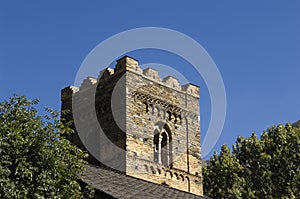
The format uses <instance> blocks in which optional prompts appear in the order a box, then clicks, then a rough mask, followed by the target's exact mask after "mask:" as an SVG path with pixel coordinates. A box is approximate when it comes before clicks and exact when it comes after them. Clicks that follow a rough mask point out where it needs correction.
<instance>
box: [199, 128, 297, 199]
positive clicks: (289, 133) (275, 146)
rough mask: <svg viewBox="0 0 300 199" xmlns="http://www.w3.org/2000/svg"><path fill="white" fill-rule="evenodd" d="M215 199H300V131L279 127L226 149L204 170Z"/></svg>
mask: <svg viewBox="0 0 300 199" xmlns="http://www.w3.org/2000/svg"><path fill="white" fill-rule="evenodd" d="M203 175H204V191H205V194H206V195H208V196H210V197H213V198H300V128H296V127H292V125H291V124H289V123H288V124H286V126H283V125H278V126H277V127H276V126H273V127H272V128H269V129H268V130H266V131H264V132H263V133H262V135H261V138H260V139H258V138H257V136H256V134H254V133H253V134H252V135H251V136H250V137H249V138H244V137H241V136H240V137H238V138H237V141H236V144H235V145H233V151H232V153H231V152H230V150H229V149H228V148H227V147H226V146H223V147H222V150H221V152H220V154H219V155H218V154H217V153H215V154H214V156H213V157H212V158H211V159H210V161H209V164H208V166H207V167H205V168H204V170H203Z"/></svg>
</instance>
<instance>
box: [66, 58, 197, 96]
mask: <svg viewBox="0 0 300 199" xmlns="http://www.w3.org/2000/svg"><path fill="white" fill-rule="evenodd" d="M124 71H131V72H134V73H137V74H139V75H141V76H143V77H144V78H147V79H149V80H152V81H155V82H157V83H159V84H161V85H164V86H167V87H170V88H172V89H174V90H177V91H179V92H184V93H186V94H188V95H192V96H194V97H196V98H199V97H200V96H199V87H198V86H196V85H194V84H190V83H189V84H185V85H180V84H179V82H178V80H177V79H176V78H175V77H172V76H167V77H164V78H161V77H160V75H159V73H158V71H157V70H155V69H153V68H151V67H149V68H146V69H144V70H142V69H141V68H140V66H139V64H138V60H136V59H134V58H131V57H129V56H124V57H123V58H121V59H118V60H117V64H116V66H115V68H114V69H112V68H106V69H104V70H102V71H100V73H99V76H98V78H94V77H87V78H86V79H84V80H83V82H82V84H81V86H80V88H76V87H74V86H72V89H71V88H70V89H71V90H72V91H68V93H69V94H72V93H76V92H77V91H82V90H85V89H87V88H90V87H91V86H93V85H95V84H96V83H97V82H99V81H105V80H107V79H109V78H111V77H112V76H114V75H116V74H119V73H120V72H124ZM64 94H65V95H68V94H67V92H64Z"/></svg>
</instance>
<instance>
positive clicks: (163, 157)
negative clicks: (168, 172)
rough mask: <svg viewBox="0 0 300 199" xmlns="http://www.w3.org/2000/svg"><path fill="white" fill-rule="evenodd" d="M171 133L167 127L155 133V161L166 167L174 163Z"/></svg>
mask: <svg viewBox="0 0 300 199" xmlns="http://www.w3.org/2000/svg"><path fill="white" fill-rule="evenodd" d="M171 141H172V139H171V133H170V131H168V129H167V128H163V129H162V130H161V131H160V132H159V131H157V130H156V131H155V134H154V161H155V162H157V163H158V164H162V165H164V166H166V167H168V166H171V163H172V145H171V144H172V143H171Z"/></svg>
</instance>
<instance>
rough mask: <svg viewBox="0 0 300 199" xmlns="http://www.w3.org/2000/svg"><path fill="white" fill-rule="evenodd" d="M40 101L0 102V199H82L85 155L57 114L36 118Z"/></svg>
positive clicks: (17, 98) (18, 98) (20, 98)
mask: <svg viewBox="0 0 300 199" xmlns="http://www.w3.org/2000/svg"><path fill="white" fill-rule="evenodd" d="M37 103H38V100H33V101H30V100H28V99H26V97H24V96H19V95H14V96H13V97H11V98H10V100H8V101H3V102H1V104H0V198H82V196H83V194H84V191H83V190H82V188H81V187H80V184H79V183H78V179H79V175H82V174H83V172H84V165H85V160H84V158H85V157H86V154H85V153H84V152H83V151H81V150H80V149H78V148H77V147H75V146H74V145H72V144H71V143H70V142H69V141H68V140H67V139H66V138H64V136H61V135H67V134H69V133H72V130H71V129H70V128H69V127H68V126H69V124H66V123H64V122H62V121H61V120H60V118H59V115H58V113H57V112H56V111H54V110H52V109H49V108H46V111H47V114H46V115H44V116H39V115H38V112H37V109H36V108H35V107H36V104H37Z"/></svg>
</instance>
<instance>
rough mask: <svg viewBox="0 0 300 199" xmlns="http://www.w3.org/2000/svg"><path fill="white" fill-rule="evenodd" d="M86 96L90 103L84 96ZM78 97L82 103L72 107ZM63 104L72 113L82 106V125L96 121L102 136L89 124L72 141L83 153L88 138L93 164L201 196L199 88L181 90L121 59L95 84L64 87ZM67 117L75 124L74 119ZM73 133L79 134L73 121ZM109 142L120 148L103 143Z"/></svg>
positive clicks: (172, 81)
mask: <svg viewBox="0 0 300 199" xmlns="http://www.w3.org/2000/svg"><path fill="white" fill-rule="evenodd" d="M90 91H94V97H93V98H91V99H93V100H94V101H92V102H90V101H89V100H86V98H85V97H82V96H85V95H87V93H89V92H90ZM78 98H81V100H80V102H78V103H74V99H78ZM61 100H62V109H63V110H64V109H69V110H71V111H73V112H74V110H73V109H74V107H76V106H77V105H78V106H81V108H80V110H82V114H79V115H80V116H79V117H80V118H79V119H80V120H84V118H85V120H86V121H87V122H86V123H89V122H90V121H91V120H93V118H92V117H94V116H95V118H96V120H97V122H98V123H99V124H100V126H101V129H102V131H103V132H104V135H105V136H102V137H101V136H99V135H98V134H97V131H98V130H97V129H93V128H92V127H90V126H91V125H87V126H86V127H84V128H82V129H85V130H83V131H84V132H83V134H84V135H83V136H82V135H81V136H78V134H75V135H74V136H73V137H72V138H70V139H71V140H72V141H73V142H74V143H76V144H77V145H78V146H80V147H83V148H84V147H85V146H86V145H85V143H86V140H88V139H90V138H91V137H92V140H93V141H94V145H95V147H94V148H93V149H92V150H93V151H94V152H93V153H92V155H93V156H94V157H95V158H96V159H98V160H101V162H102V160H105V161H104V162H109V163H112V162H113V163H116V162H117V163H116V164H118V169H119V170H120V171H122V172H124V173H125V174H126V175H129V176H133V177H136V178H139V179H143V180H146V181H150V182H153V183H158V184H163V185H166V186H169V187H172V188H175V189H179V190H182V191H186V192H190V193H193V194H196V195H200V196H202V195H203V187H202V165H201V153H200V123H199V121H200V113H199V103H198V100H199V87H198V86H195V85H193V84H186V85H183V86H180V85H179V83H178V81H177V79H176V78H174V77H171V76H168V77H165V78H161V77H160V76H159V74H158V71H156V70H154V69H151V68H147V69H144V70H142V69H141V68H140V67H139V65H138V61H137V60H135V59H133V58H131V57H128V56H125V57H123V58H121V59H119V60H117V64H116V67H115V68H114V69H111V68H107V69H105V70H103V71H101V73H100V75H99V77H98V78H97V79H96V78H92V77H88V78H87V79H85V80H84V81H83V83H82V85H81V87H80V88H76V87H72V86H69V87H66V88H64V89H63V90H62V96H61ZM84 100H86V101H84ZM72 104H73V106H72ZM87 105H89V106H92V107H94V108H95V110H96V114H95V115H94V116H93V115H92V114H86V115H85V114H84V110H87V107H86V106H87ZM79 112H80V113H81V111H79ZM65 117H66V118H67V119H74V114H73V115H72V112H71V113H70V114H68V115H65ZM75 120H76V118H75ZM75 126H76V128H75ZM74 129H75V130H77V132H78V131H79V130H78V127H77V125H76V122H75V125H74ZM81 131H82V130H81ZM79 137H80V138H79ZM107 138H108V139H109V140H110V141H111V142H112V143H113V144H114V145H115V146H116V147H117V148H118V149H115V148H113V147H112V146H111V145H108V144H106V142H104V141H103V140H105V139H107ZM87 149H88V150H89V151H90V150H91V149H89V148H88V147H87ZM95 151H96V152H95Z"/></svg>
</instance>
